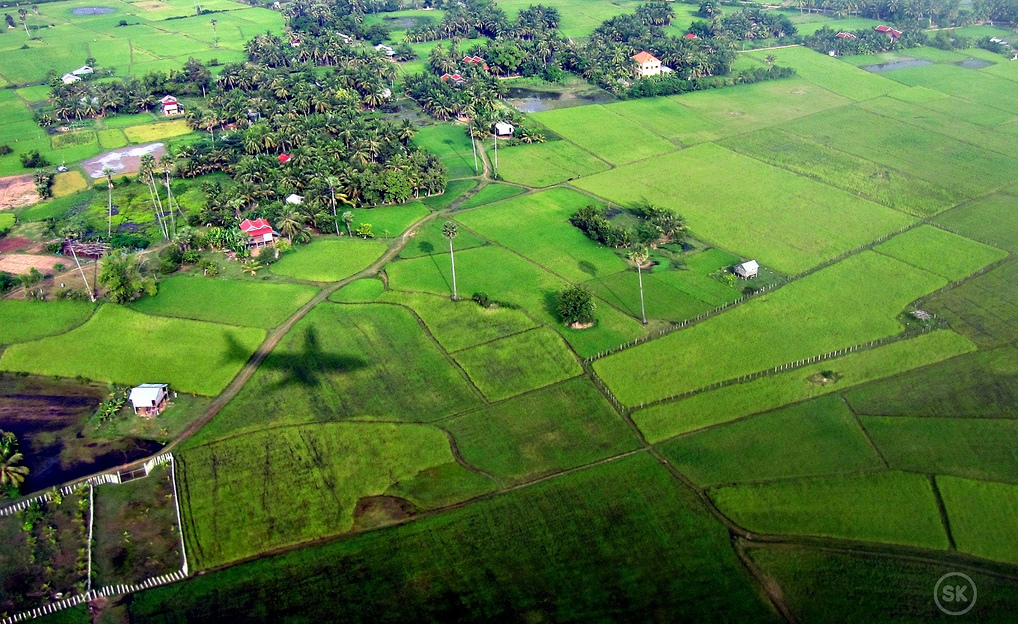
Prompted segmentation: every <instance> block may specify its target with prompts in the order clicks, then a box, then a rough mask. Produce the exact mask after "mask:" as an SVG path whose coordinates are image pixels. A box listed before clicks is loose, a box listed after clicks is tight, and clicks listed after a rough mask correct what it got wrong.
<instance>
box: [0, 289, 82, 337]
mask: <svg viewBox="0 0 1018 624" xmlns="http://www.w3.org/2000/svg"><path fill="white" fill-rule="evenodd" d="M94 310H95V306H93V305H92V304H91V303H86V302H81V301H47V302H43V301H19V300H15V299H6V300H3V301H0V345H4V344H10V343H12V342H28V341H30V340H37V339H39V338H43V337H45V336H53V335H56V334H62V333H64V332H67V331H70V330H71V329H74V328H75V327H77V326H79V325H81V324H82V323H84V322H85V321H87V320H88V317H90V316H92V312H93V311H94Z"/></svg>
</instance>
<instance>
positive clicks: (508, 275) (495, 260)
mask: <svg viewBox="0 0 1018 624" xmlns="http://www.w3.org/2000/svg"><path fill="white" fill-rule="evenodd" d="M386 273H387V274H388V275H389V284H390V286H391V287H392V288H393V289H395V290H402V291H417V292H428V293H433V294H436V295H447V296H448V295H451V294H452V277H451V270H450V268H449V263H448V261H447V259H443V258H439V257H438V256H433V257H424V258H412V259H409V260H400V261H399V262H394V263H392V264H390V265H388V266H387V267H386ZM456 280H457V286H458V288H459V292H460V293H462V294H463V295H464V296H466V295H467V294H473V293H475V292H485V293H487V294H488V296H490V297H491V298H492V299H494V300H495V301H500V302H505V303H507V304H511V305H515V306H519V307H520V308H522V309H523V310H524V311H525V312H527V314H529V315H530V316H531V317H532V318H534V319H535V320H537V321H538V322H540V323H544V324H548V325H550V326H552V327H554V328H555V329H557V330H558V331H559V333H561V334H562V335H563V337H565V339H566V341H567V342H568V343H569V344H570V345H572V347H573V349H574V350H575V351H576V352H577V354H578V355H579V356H580V357H589V356H591V355H593V354H595V353H598V352H600V351H604V350H605V349H609V348H612V347H615V346H617V345H620V344H623V343H625V342H627V341H630V340H633V339H634V338H637V337H638V336H641V335H643V333H644V330H643V327H642V326H641V325H640V323H639V321H637V320H636V319H633V318H630V317H628V316H626V315H624V314H623V313H621V312H619V311H618V310H616V309H614V308H612V307H611V306H608V305H599V306H598V309H597V325H596V326H595V327H592V328H590V329H582V330H578V329H571V328H568V327H564V326H563V325H562V324H561V323H559V322H558V320H557V319H556V318H555V316H554V313H553V310H554V301H555V297H556V293H558V292H561V291H562V290H565V289H566V288H567V287H568V284H567V282H565V281H564V280H562V279H559V278H558V277H555V276H554V275H552V274H551V273H548V272H547V271H543V270H541V269H540V268H538V267H537V266H535V265H534V264H533V263H531V262H529V261H527V260H525V259H523V258H520V257H519V256H517V255H516V254H514V253H512V252H510V251H506V250H505V249H501V248H499V247H494V246H485V247H477V248H474V249H467V250H465V251H462V252H459V253H457V254H456Z"/></svg>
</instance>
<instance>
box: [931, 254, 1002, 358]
mask: <svg viewBox="0 0 1018 624" xmlns="http://www.w3.org/2000/svg"><path fill="white" fill-rule="evenodd" d="M1016 267H1018V262H1015V261H1011V262H1007V263H1005V264H1003V265H1001V266H998V267H995V268H993V269H991V270H989V271H987V272H986V273H983V274H982V275H979V276H977V277H974V278H972V279H970V280H968V281H966V282H964V283H963V284H960V285H959V286H956V287H955V288H952V289H950V290H948V291H945V292H942V293H938V294H937V295H935V296H934V297H931V298H930V300H929V303H928V305H927V307H928V308H929V309H931V310H933V311H934V312H936V313H937V314H939V315H940V316H942V317H944V318H945V319H946V320H947V322H948V323H950V324H951V326H952V327H954V328H955V329H956V330H957V331H958V332H960V333H962V334H965V335H966V336H968V337H969V338H971V339H972V340H973V341H975V342H976V343H977V344H978V345H979V346H980V347H984V348H985V347H997V346H1000V345H1005V344H1009V343H1011V342H1013V341H1014V340H1016V339H1018V324H1016V323H1015V319H1018V284H1016V283H1015V280H1014V270H1015V268H1016Z"/></svg>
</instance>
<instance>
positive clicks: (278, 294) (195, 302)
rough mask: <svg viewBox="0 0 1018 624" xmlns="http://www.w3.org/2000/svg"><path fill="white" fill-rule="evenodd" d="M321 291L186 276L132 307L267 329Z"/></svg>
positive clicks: (173, 279) (161, 285)
mask: <svg viewBox="0 0 1018 624" xmlns="http://www.w3.org/2000/svg"><path fill="white" fill-rule="evenodd" d="M317 292H318V289H316V288H313V287H311V286H303V285H300V284H268V283H266V284H262V283H258V282H249V281H238V280H226V279H210V278H207V277H201V276H197V275H182V276H178V277H171V278H170V279H167V280H163V281H161V282H159V294H158V295H156V296H155V297H144V298H142V299H139V300H138V301H137V302H135V303H133V304H131V307H132V308H134V309H135V310H137V311H139V312H144V313H146V314H156V315H159V316H176V317H180V318H189V319H196V320H199V321H212V322H215V323H226V324H228V325H244V326H249V327H264V328H266V329H267V328H270V327H275V326H277V325H279V324H281V323H282V322H283V321H285V320H286V319H287V318H289V317H290V315H291V314H293V313H294V312H296V311H297V309H298V308H300V307H301V306H302V305H304V304H305V303H307V302H308V301H311V298H312V297H314V296H315V293H317Z"/></svg>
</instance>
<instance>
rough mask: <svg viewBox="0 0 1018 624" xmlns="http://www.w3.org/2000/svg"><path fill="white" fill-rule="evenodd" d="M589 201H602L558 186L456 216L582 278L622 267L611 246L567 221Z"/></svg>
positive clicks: (570, 275)
mask: <svg viewBox="0 0 1018 624" xmlns="http://www.w3.org/2000/svg"><path fill="white" fill-rule="evenodd" d="M589 205H601V204H600V202H598V201H596V200H593V199H591V198H590V197H587V196H586V195H582V194H580V193H577V192H576V191H572V190H569V189H562V188H559V189H551V190H548V191H544V192H541V193H534V194H529V195H524V196H522V197H518V198H515V199H509V200H507V201H504V202H500V203H497V204H492V205H489V206H485V207H483V208H480V209H478V210H471V211H470V212H463V213H459V214H457V215H456V220H457V221H459V222H461V223H463V224H464V225H466V226H467V227H469V228H470V229H472V230H474V231H475V232H478V233H480V234H481V235H482V236H484V237H486V238H488V239H491V240H493V241H495V242H498V243H501V244H502V245H505V246H506V247H508V248H509V249H512V250H513V251H515V252H516V253H518V254H520V255H523V256H525V257H527V258H530V259H531V260H533V261H534V262H536V263H538V264H540V265H541V266H542V267H544V268H546V269H548V270H549V271H551V272H553V273H556V274H558V275H561V276H562V277H564V278H566V279H568V280H570V281H574V282H580V281H584V280H587V279H590V278H591V277H592V276H605V275H611V274H613V273H618V272H619V271H622V270H624V269H625V268H626V263H625V261H623V260H622V259H621V258H620V257H619V256H618V255H616V254H615V252H614V251H612V250H611V249H609V248H607V247H605V246H603V245H600V244H598V243H595V242H594V241H592V240H590V239H589V238H587V236H586V235H585V234H584V233H583V232H581V231H580V230H579V229H578V228H576V227H574V226H573V225H572V224H571V223H569V217H570V216H572V214H573V213H574V212H576V211H577V210H579V209H580V208H583V207H584V206H589Z"/></svg>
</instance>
